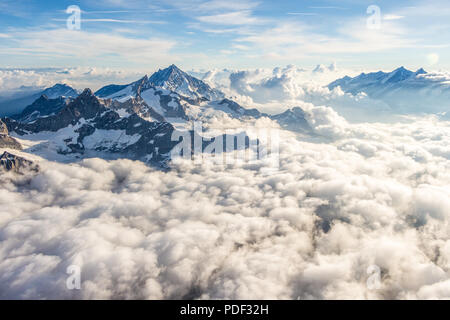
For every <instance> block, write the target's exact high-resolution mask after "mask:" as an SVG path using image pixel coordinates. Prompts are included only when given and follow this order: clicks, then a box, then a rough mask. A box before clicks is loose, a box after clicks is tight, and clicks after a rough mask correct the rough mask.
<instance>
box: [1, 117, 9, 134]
mask: <svg viewBox="0 0 450 320" xmlns="http://www.w3.org/2000/svg"><path fill="white" fill-rule="evenodd" d="M8 134H9V132H8V127H7V126H6V124H5V123H4V122H3V121H1V120H0V135H8Z"/></svg>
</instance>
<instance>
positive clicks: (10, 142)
mask: <svg viewBox="0 0 450 320" xmlns="http://www.w3.org/2000/svg"><path fill="white" fill-rule="evenodd" d="M0 148H9V149H18V150H21V149H22V145H21V144H20V143H19V142H18V141H17V140H16V139H14V138H13V137H10V136H9V132H8V127H7V126H6V124H5V123H4V122H3V121H1V120H0Z"/></svg>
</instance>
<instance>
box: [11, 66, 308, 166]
mask: <svg viewBox="0 0 450 320" xmlns="http://www.w3.org/2000/svg"><path fill="white" fill-rule="evenodd" d="M163 79H166V80H163ZM182 83H184V84H189V85H188V86H187V87H186V86H184V87H183V86H177V84H182ZM182 87H183V88H184V89H186V88H189V90H195V92H197V93H198V92H201V93H202V94H207V93H215V92H216V90H215V89H211V88H210V87H209V86H207V85H205V84H204V83H203V82H202V81H200V80H198V79H195V78H194V77H191V76H187V75H186V74H185V73H184V72H182V71H181V70H179V69H178V68H176V67H175V66H171V67H169V68H167V69H165V70H160V71H159V72H157V73H155V74H154V75H153V76H152V77H151V78H148V77H147V76H145V77H143V78H141V79H139V80H138V81H135V82H133V83H130V84H128V85H109V86H106V87H103V88H102V89H100V90H98V91H97V92H96V93H95V94H94V93H92V91H91V90H90V89H85V90H84V91H83V93H81V94H80V95H78V94H77V95H78V96H77V97H76V98H75V97H74V96H75V91H74V90H71V88H68V87H67V86H64V85H56V86H54V87H52V88H49V89H47V90H45V91H44V94H43V95H41V96H39V97H38V98H37V99H36V100H35V101H34V102H33V103H32V104H30V105H29V106H28V107H26V108H25V110H24V111H23V112H22V113H21V114H19V115H16V116H13V117H11V118H4V119H3V122H2V123H3V125H2V128H4V129H5V130H4V132H6V133H2V137H3V138H4V139H3V140H4V141H6V142H8V143H9V142H14V141H15V140H14V137H16V138H19V141H20V142H23V141H25V142H24V143H25V144H24V146H25V147H26V151H27V152H31V153H36V154H38V155H41V156H44V157H49V158H52V157H53V156H51V157H50V156H49V154H56V155H57V159H61V158H60V156H62V157H63V158H62V161H71V160H74V159H77V158H81V157H90V156H98V157H106V158H111V157H113V158H114V157H126V158H131V159H139V160H142V161H145V162H147V163H151V164H156V165H158V166H165V164H166V163H167V162H168V161H169V160H170V151H171V150H172V149H173V148H174V147H175V146H176V145H177V144H178V143H179V141H173V140H172V137H173V133H174V132H175V131H176V130H183V131H184V132H190V133H191V134H192V133H193V132H192V131H191V130H192V129H191V128H192V121H197V120H208V119H209V118H213V121H217V120H218V119H219V121H220V119H221V117H231V118H235V119H242V120H243V119H258V118H261V117H268V118H272V119H273V120H275V121H278V122H279V123H280V124H281V125H282V126H284V127H286V128H288V129H291V130H296V131H305V128H306V127H307V122H306V120H305V118H304V113H303V110H301V109H300V108H294V109H292V110H288V111H286V112H284V113H283V114H281V115H277V116H273V117H271V116H269V115H267V114H264V113H261V112H259V111H258V110H257V109H246V108H244V107H242V106H241V105H239V104H238V103H236V102H234V101H232V100H230V99H226V98H223V97H221V95H216V96H214V95H212V94H211V95H209V97H214V99H215V98H217V97H220V99H218V100H209V99H208V98H206V97H205V96H202V95H201V94H195V95H192V96H187V95H183V94H180V93H179V92H176V91H173V90H177V91H180V88H182ZM168 88H171V89H168ZM47 94H48V95H49V96H50V97H52V98H49V96H47ZM62 94H64V95H69V96H60V95H62ZM2 130H3V129H2ZM11 134H12V137H11ZM193 134H194V135H196V134H197V133H193ZM207 135H208V139H207V140H208V141H209V142H207V143H206V144H204V147H206V146H207V145H208V144H209V143H212V142H213V141H215V140H216V139H224V143H225V139H226V136H225V135H223V133H220V130H219V131H215V132H214V133H213V132H210V133H208V134H207ZM11 139H12V140H11ZM16 142H17V141H16ZM17 143H19V142H17ZM19 145H20V144H19ZM246 147H247V146H246ZM53 159H56V158H54V157H53Z"/></svg>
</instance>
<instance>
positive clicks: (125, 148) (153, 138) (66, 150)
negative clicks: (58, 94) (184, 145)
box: [5, 89, 175, 164]
mask: <svg viewBox="0 0 450 320" xmlns="http://www.w3.org/2000/svg"><path fill="white" fill-rule="evenodd" d="M5 123H6V125H7V126H8V128H9V130H10V131H11V132H15V133H16V134H17V135H19V136H21V138H23V139H36V140H39V139H41V138H42V137H47V139H49V143H50V144H51V145H52V146H51V147H53V148H54V149H55V150H56V152H58V153H60V154H66V155H67V154H74V153H77V154H85V153H89V152H90V151H97V152H107V153H113V154H120V155H122V156H124V157H127V158H132V159H143V160H145V161H146V162H152V163H159V164H161V163H162V162H164V161H165V160H167V158H168V156H167V153H168V152H169V151H170V150H171V149H172V148H173V146H174V145H175V142H173V141H171V136H172V132H173V130H174V128H173V127H172V126H171V125H170V124H169V123H166V122H149V121H145V120H143V119H142V118H140V117H139V116H138V115H136V114H131V115H127V116H123V117H121V116H120V115H119V113H117V112H116V111H114V110H113V109H111V108H109V107H108V104H107V103H105V102H104V101H101V100H99V99H98V98H97V97H95V96H94V94H93V93H92V91H91V90H89V89H86V90H85V91H83V93H82V94H81V95H80V96H78V97H77V98H76V99H75V100H74V101H73V102H71V103H69V104H68V105H67V106H66V107H65V108H64V109H63V110H61V111H60V112H59V113H58V114H56V115H53V116H48V117H44V118H38V119H37V120H36V121H34V122H33V123H20V122H17V121H15V120H13V119H9V118H6V119H5Z"/></svg>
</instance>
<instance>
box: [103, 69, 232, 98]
mask: <svg viewBox="0 0 450 320" xmlns="http://www.w3.org/2000/svg"><path fill="white" fill-rule="evenodd" d="M149 88H153V89H155V90H162V89H163V91H166V92H167V91H170V92H174V93H177V94H178V95H180V96H182V97H184V98H188V99H193V100H198V99H206V100H209V101H214V100H220V99H223V98H225V95H224V94H223V93H222V92H220V91H219V90H217V89H213V88H211V87H210V86H209V85H208V84H206V83H205V82H203V81H201V80H199V79H197V78H195V77H192V76H190V75H189V74H187V73H186V72H184V71H182V70H180V69H179V68H178V67H177V66H175V65H171V66H170V67H168V68H166V69H163V70H161V69H160V70H159V71H157V72H155V73H154V74H153V75H152V76H151V77H150V78H148V76H144V77H143V78H142V79H139V80H138V81H135V82H132V83H130V84H126V85H116V84H112V85H108V86H105V87H103V88H101V89H99V90H98V91H97V92H95V95H96V96H98V97H99V98H105V99H116V100H122V101H124V100H128V99H129V98H130V97H134V98H136V96H137V95H138V94H140V93H141V92H143V91H145V90H148V89H149Z"/></svg>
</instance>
